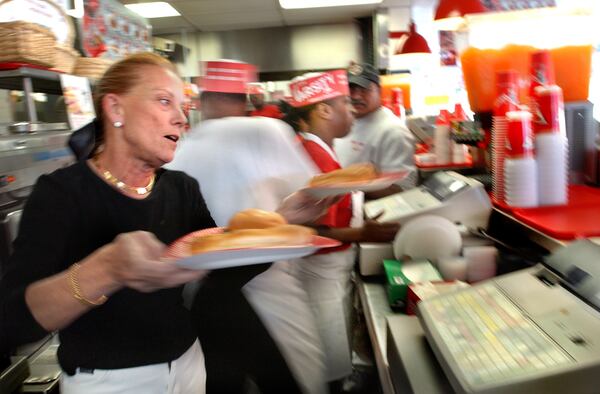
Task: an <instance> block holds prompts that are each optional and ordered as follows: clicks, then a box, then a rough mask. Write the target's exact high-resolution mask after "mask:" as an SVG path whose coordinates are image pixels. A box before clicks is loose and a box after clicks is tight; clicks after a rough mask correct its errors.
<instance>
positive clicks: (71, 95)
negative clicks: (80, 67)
mask: <svg viewBox="0 0 600 394" xmlns="http://www.w3.org/2000/svg"><path fill="white" fill-rule="evenodd" d="M60 83H61V85H62V91H63V97H64V99H65V107H66V108H67V116H68V118H69V125H70V126H71V129H73V130H76V129H79V128H81V127H83V126H85V125H86V124H88V123H90V122H91V121H93V120H94V118H96V111H94V102H93V99H92V90H91V88H90V82H89V80H88V79H87V78H84V77H77V76H75V75H67V74H60Z"/></svg>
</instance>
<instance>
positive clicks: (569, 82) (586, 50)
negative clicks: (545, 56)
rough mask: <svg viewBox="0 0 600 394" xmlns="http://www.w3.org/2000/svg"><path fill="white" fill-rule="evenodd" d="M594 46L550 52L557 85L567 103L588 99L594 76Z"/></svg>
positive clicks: (569, 47) (565, 47) (568, 47)
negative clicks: (592, 76)
mask: <svg viewBox="0 0 600 394" xmlns="http://www.w3.org/2000/svg"><path fill="white" fill-rule="evenodd" d="M593 50H594V49H593V47H592V45H571V46H563V47H559V48H555V49H551V50H550V57H551V58H552V62H553V63H554V74H555V78H556V84H557V85H558V86H560V87H561V88H562V90H563V94H564V100H565V102H570V101H583V100H587V99H588V95H589V88H590V76H591V74H592V53H593Z"/></svg>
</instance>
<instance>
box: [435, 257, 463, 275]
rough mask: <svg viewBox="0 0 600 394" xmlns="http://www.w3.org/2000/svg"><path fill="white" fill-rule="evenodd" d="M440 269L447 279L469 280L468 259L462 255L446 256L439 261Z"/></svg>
mask: <svg viewBox="0 0 600 394" xmlns="http://www.w3.org/2000/svg"><path fill="white" fill-rule="evenodd" d="M438 271H440V274H442V277H443V278H444V279H445V280H455V279H456V280H462V281H465V280H467V259H465V258H464V257H460V256H454V257H444V258H442V259H440V260H439V261H438Z"/></svg>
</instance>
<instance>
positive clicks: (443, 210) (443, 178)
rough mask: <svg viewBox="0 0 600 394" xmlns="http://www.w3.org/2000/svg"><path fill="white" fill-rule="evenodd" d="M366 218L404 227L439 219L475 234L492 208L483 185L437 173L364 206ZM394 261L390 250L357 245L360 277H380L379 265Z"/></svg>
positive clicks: (449, 173)
mask: <svg viewBox="0 0 600 394" xmlns="http://www.w3.org/2000/svg"><path fill="white" fill-rule="evenodd" d="M364 210H365V215H366V216H367V217H376V216H377V215H379V214H382V215H381V216H380V217H379V218H378V220H379V221H381V222H399V223H400V224H404V223H406V222H408V221H409V220H411V219H413V218H414V217H416V216H419V215H423V214H430V215H438V216H442V217H444V218H446V219H448V220H450V221H451V222H453V223H456V224H461V225H462V226H464V227H466V228H468V229H473V230H476V229H478V228H487V224H488V220H489V217H490V214H491V212H492V204H491V201H490V198H489V196H488V194H487V193H486V191H485V188H484V186H483V184H482V183H481V182H479V181H477V180H475V179H472V178H468V177H465V176H463V175H461V174H458V173H456V172H454V171H440V172H437V173H435V174H433V175H432V176H430V177H429V178H427V180H426V181H425V182H424V183H423V184H422V185H420V186H418V187H415V188H413V189H409V190H406V191H403V192H401V193H397V194H394V195H391V196H388V197H384V198H381V199H378V200H374V201H369V202H367V203H366V204H365V205H364ZM389 258H394V256H393V250H392V246H391V245H390V244H384V243H361V244H359V250H358V260H359V269H360V272H361V274H362V275H376V274H380V273H382V268H381V261H382V260H383V259H389Z"/></svg>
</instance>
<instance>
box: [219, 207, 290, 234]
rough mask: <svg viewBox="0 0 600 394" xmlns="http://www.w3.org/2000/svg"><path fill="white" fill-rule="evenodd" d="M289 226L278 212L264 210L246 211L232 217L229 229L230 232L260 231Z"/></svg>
mask: <svg viewBox="0 0 600 394" xmlns="http://www.w3.org/2000/svg"><path fill="white" fill-rule="evenodd" d="M283 224H287V221H286V220H285V218H284V217H283V216H281V215H280V214H278V213H277V212H269V211H263V210H262V209H254V208H253V209H246V210H243V211H240V212H238V213H236V214H235V215H233V216H232V218H231V219H230V220H229V224H228V225H227V228H228V229H229V230H230V231H235V230H243V229H252V228H253V229H258V228H269V227H275V226H281V225H283Z"/></svg>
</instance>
